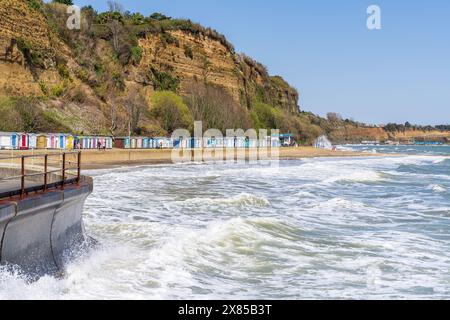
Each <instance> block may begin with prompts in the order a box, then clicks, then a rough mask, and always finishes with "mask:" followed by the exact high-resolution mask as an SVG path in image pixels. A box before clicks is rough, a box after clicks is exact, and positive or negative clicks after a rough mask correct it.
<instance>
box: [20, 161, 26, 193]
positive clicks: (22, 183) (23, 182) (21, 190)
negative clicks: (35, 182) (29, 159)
mask: <svg viewBox="0 0 450 320" xmlns="http://www.w3.org/2000/svg"><path fill="white" fill-rule="evenodd" d="M24 195H25V156H22V177H21V179H20V199H23V197H24Z"/></svg>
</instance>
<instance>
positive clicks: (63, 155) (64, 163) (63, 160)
mask: <svg viewBox="0 0 450 320" xmlns="http://www.w3.org/2000/svg"><path fill="white" fill-rule="evenodd" d="M65 180H66V154H65V153H63V154H62V182H61V189H62V190H64V183H65Z"/></svg>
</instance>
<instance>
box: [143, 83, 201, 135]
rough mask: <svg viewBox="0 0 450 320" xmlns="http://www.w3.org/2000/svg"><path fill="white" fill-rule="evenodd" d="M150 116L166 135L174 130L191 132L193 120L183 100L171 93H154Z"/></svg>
mask: <svg viewBox="0 0 450 320" xmlns="http://www.w3.org/2000/svg"><path fill="white" fill-rule="evenodd" d="M150 116H151V117H153V118H155V119H156V120H158V122H159V123H160V125H161V127H162V128H163V129H164V130H166V131H167V132H168V133H171V132H173V131H174V130H176V129H180V128H181V129H188V130H192V125H193V119H192V115H191V113H190V112H189V108H188V107H187V105H186V104H185V103H184V102H183V99H182V98H181V97H180V96H178V95H177V94H175V93H173V92H171V91H158V92H155V93H154V94H153V96H152V98H151V107H150Z"/></svg>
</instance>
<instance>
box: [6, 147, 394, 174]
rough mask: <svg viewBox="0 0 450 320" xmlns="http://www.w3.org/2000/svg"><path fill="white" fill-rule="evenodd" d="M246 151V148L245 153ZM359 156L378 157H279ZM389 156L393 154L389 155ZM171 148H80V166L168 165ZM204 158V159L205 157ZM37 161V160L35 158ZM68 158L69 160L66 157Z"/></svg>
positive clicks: (283, 153) (297, 152) (302, 154)
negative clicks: (81, 149)
mask: <svg viewBox="0 0 450 320" xmlns="http://www.w3.org/2000/svg"><path fill="white" fill-rule="evenodd" d="M203 152H204V153H205V154H206V153H209V152H211V150H208V149H205V150H203ZM248 152H249V150H246V153H247V156H248ZM45 153H55V154H58V153H60V152H59V151H56V150H55V151H49V150H33V151H17V150H16V151H10V150H9V151H6V150H3V151H0V157H1V158H7V157H11V156H14V157H17V156H21V155H33V154H34V155H39V154H45ZM360 156H364V157H367V156H381V154H376V153H361V152H351V151H331V150H323V149H316V148H313V147H292V148H280V159H283V160H285V159H301V158H318V157H360ZM391 156H392V155H391ZM171 157H172V150H171V149H158V150H153V149H151V150H129V149H112V150H83V151H82V161H81V162H82V168H83V169H84V170H88V169H102V168H110V167H114V166H126V165H143V164H171V163H172V158H171ZM205 158H207V157H206V156H205ZM36 161H38V160H36ZM69 161H70V160H69Z"/></svg>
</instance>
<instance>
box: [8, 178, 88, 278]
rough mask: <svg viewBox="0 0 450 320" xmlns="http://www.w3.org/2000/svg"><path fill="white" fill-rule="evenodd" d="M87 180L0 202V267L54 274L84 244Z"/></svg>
mask: <svg viewBox="0 0 450 320" xmlns="http://www.w3.org/2000/svg"><path fill="white" fill-rule="evenodd" d="M92 190H93V181H92V179H91V178H88V177H83V180H82V182H81V183H80V185H66V186H65V189H64V190H61V189H58V190H56V189H55V190H52V191H49V192H46V193H41V194H36V195H32V196H28V197H26V198H24V199H22V200H17V201H13V200H4V201H0V241H1V242H0V259H1V264H7V265H8V266H19V267H20V268H21V269H22V271H24V272H25V273H26V274H28V275H31V276H41V275H44V274H55V273H57V272H59V271H61V270H62V269H63V266H64V263H65V262H66V261H67V260H68V259H71V258H72V257H73V256H74V255H76V254H77V252H79V250H80V249H81V248H82V247H83V245H84V244H85V242H86V241H85V240H86V239H85V234H84V226H83V221H82V212H83V205H84V202H85V200H86V198H87V197H88V196H89V194H90V193H91V192H92Z"/></svg>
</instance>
